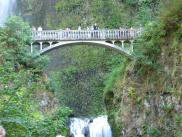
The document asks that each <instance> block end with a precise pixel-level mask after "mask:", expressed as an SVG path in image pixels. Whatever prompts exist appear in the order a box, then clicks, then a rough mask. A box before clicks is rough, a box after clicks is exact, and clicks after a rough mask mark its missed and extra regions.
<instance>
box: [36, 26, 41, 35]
mask: <svg viewBox="0 0 182 137" xmlns="http://www.w3.org/2000/svg"><path fill="white" fill-rule="evenodd" d="M37 31H38V37H40V36H41V35H42V34H41V31H42V27H41V26H39V27H38V29H37Z"/></svg>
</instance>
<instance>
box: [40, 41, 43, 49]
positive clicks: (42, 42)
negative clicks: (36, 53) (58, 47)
mask: <svg viewBox="0 0 182 137" xmlns="http://www.w3.org/2000/svg"><path fill="white" fill-rule="evenodd" d="M42 43H43V42H40V51H41V50H42Z"/></svg>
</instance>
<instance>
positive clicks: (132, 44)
mask: <svg viewBox="0 0 182 137" xmlns="http://www.w3.org/2000/svg"><path fill="white" fill-rule="evenodd" d="M130 42H131V52H133V40H130Z"/></svg>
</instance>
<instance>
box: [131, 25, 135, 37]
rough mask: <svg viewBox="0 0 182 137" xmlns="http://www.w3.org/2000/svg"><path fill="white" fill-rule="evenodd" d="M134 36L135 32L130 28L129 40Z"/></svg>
mask: <svg viewBox="0 0 182 137" xmlns="http://www.w3.org/2000/svg"><path fill="white" fill-rule="evenodd" d="M134 36H135V31H134V29H133V28H132V27H131V28H130V38H133V37H134Z"/></svg>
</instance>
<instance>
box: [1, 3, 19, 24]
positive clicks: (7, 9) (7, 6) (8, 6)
mask: <svg viewBox="0 0 182 137" xmlns="http://www.w3.org/2000/svg"><path fill="white" fill-rule="evenodd" d="M15 2H16V0H0V25H2V24H3V22H4V20H5V19H6V18H7V17H8V16H10V15H12V10H13V7H14V5H15Z"/></svg>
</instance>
